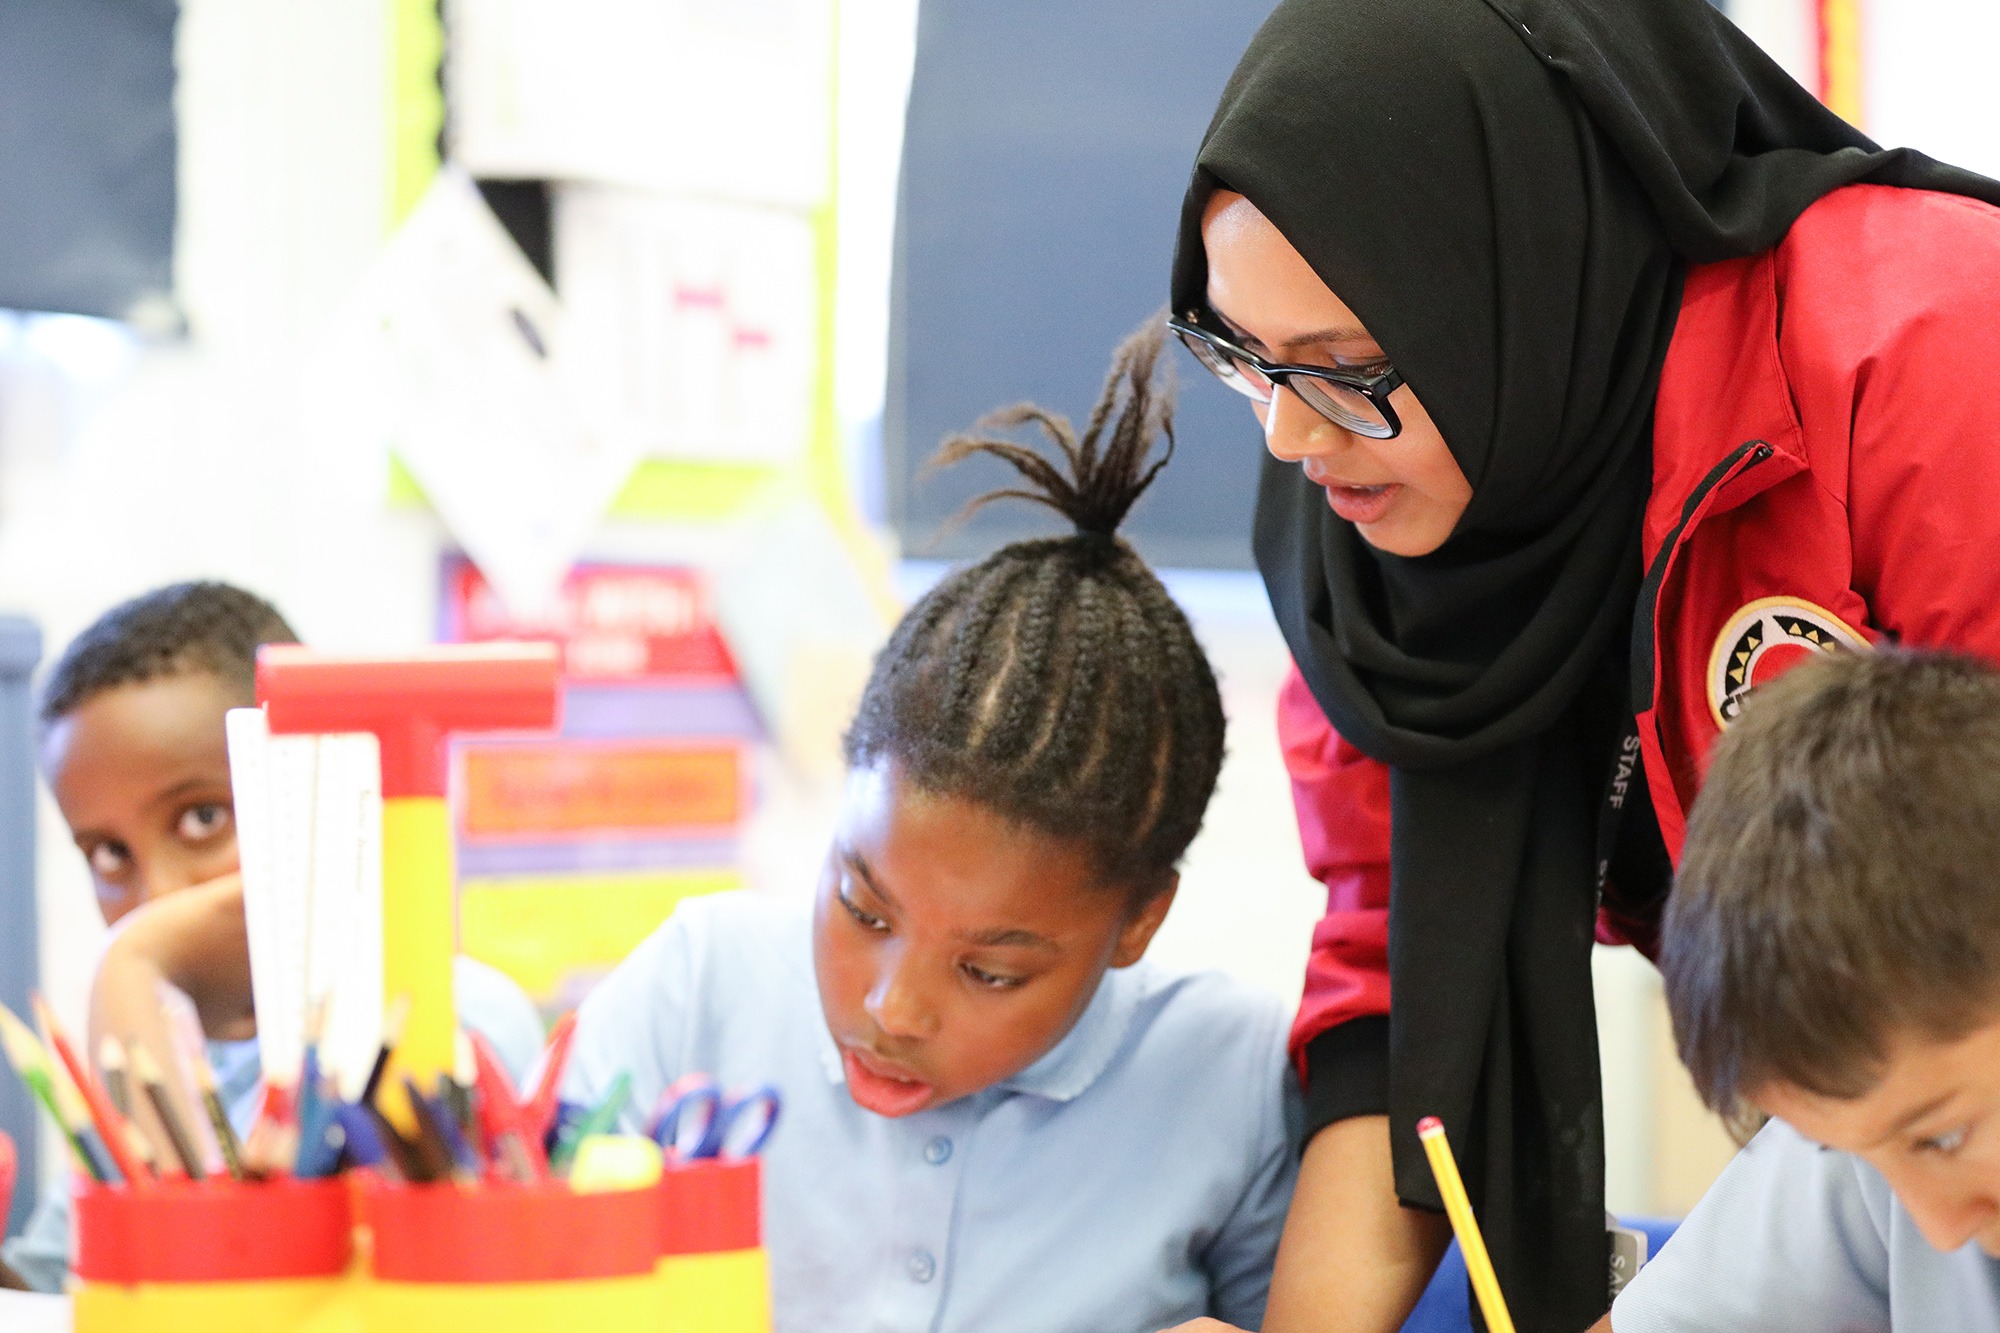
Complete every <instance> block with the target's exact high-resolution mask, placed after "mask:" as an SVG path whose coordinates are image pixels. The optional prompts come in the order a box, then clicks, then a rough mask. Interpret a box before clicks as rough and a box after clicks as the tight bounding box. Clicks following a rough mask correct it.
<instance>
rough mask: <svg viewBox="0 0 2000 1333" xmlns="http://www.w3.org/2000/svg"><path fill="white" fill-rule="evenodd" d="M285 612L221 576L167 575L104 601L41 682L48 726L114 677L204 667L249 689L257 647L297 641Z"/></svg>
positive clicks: (136, 678) (117, 680)
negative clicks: (125, 597) (113, 602)
mask: <svg viewBox="0 0 2000 1333" xmlns="http://www.w3.org/2000/svg"><path fill="white" fill-rule="evenodd" d="M297 642H298V635H297V634H295V633H293V632H292V627H291V626H290V625H288V624H286V623H285V618H284V617H283V616H281V615H279V614H278V610H277V608H276V607H274V606H272V605H271V604H270V603H269V602H267V601H265V600H264V599H263V598H261V597H259V596H257V595H256V594H255V593H249V592H245V591H243V589H241V588H237V587H232V586H231V585H229V584H227V583H213V582H193V583H174V584H169V585H168V586H167V587H164V588H157V589H155V590H153V591H152V592H149V593H144V594H142V595H140V596H138V597H134V598H133V599H132V600H130V601H128V602H121V603H119V604H118V605H117V606H114V607H112V608H111V609H110V610H109V611H106V612H105V613H104V614H103V615H101V616H99V617H98V618H97V620H96V621H95V622H93V623H92V624H91V626H90V628H88V629H86V630H84V631H83V633H81V634H79V635H77V636H76V638H75V639H73V640H71V641H70V645H69V647H68V648H66V649H64V650H63V655H62V657H61V658H60V659H59V660H58V661H57V662H56V664H55V666H54V667H53V668H51V669H50V671H49V677H48V681H47V683H46V684H45V685H44V686H43V688H42V710H41V717H42V725H43V726H44V727H46V726H50V725H52V724H54V723H55V722H58V721H60V720H61V719H63V718H65V717H67V716H69V715H70V714H71V713H73V712H75V711H76V710H77V709H78V708H80V707H82V706H83V705H84V704H85V703H86V702H88V701H89V700H90V699H91V698H92V697H93V696H95V695H97V694H100V693H102V692H103V691H105V690H108V689H111V688H113V687H114V686H118V685H130V684H136V683H139V682H142V681H148V680H154V679H157V678H159V677H162V676H176V675H181V674H183V673H185V672H190V671H207V672H211V673H213V674H215V675H217V676H220V677H222V679H223V680H224V681H226V682H228V683H229V684H231V685H233V686H235V687H236V688H237V689H238V691H239V692H240V693H241V694H242V696H243V699H244V701H245V702H246V703H247V702H249V701H250V700H252V699H254V698H255V697H256V693H257V649H258V648H259V647H260V646H261V645H263V644H267V643H297Z"/></svg>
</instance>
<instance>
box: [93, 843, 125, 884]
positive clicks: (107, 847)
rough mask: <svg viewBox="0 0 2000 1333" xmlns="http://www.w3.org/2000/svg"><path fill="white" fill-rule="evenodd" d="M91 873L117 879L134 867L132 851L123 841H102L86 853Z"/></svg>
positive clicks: (100, 876) (99, 876)
mask: <svg viewBox="0 0 2000 1333" xmlns="http://www.w3.org/2000/svg"><path fill="white" fill-rule="evenodd" d="M84 859H85V860H87V861H89V862H90V873H91V874H93V875H95V876H97V877H98V878H99V879H117V878H118V877H119V876H120V875H122V874H124V873H125V872H126V871H127V870H130V869H131V868H132V853H131V852H130V851H129V850H127V849H126V846H125V844H124V843H122V842H111V841H106V842H100V843H98V844H97V845H96V846H95V847H92V848H91V849H90V850H89V851H88V852H86V853H85V854H84Z"/></svg>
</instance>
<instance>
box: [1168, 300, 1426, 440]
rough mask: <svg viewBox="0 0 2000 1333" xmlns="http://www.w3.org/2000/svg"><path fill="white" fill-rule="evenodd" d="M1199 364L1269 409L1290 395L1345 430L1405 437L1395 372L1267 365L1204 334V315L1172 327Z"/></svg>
mask: <svg viewBox="0 0 2000 1333" xmlns="http://www.w3.org/2000/svg"><path fill="white" fill-rule="evenodd" d="M1167 327H1168V328H1170V329H1172V330H1173V331H1174V332H1175V333H1176V334H1178V335H1180V340H1181V341H1182V342H1183V343H1185V344H1187V349H1188V350H1189V351H1190V352H1193V353H1194V358H1195V360H1197V361H1199V362H1201V363H1202V365H1204V366H1207V367H1208V368H1209V369H1210V370H1211V371H1213V372H1214V373H1215V377H1216V378H1217V379H1219V380H1221V381H1222V382H1223V383H1224V384H1227V385H1228V386H1229V387H1230V388H1232V389H1234V390H1236V392H1238V393H1240V394H1242V395H1243V396H1244V397H1245V398H1248V399H1251V400H1252V401H1254V402H1259V403H1264V404H1266V405H1268V404H1269V403H1270V401H1271V395H1272V394H1274V393H1276V392H1277V391H1278V390H1279V389H1281V388H1284V389H1290V390H1291V391H1292V392H1293V393H1295V394H1297V395H1298V396H1299V400H1300V401H1301V402H1303V403H1305V405H1306V406H1308V407H1310V408H1312V409H1313V411H1315V412H1317V413H1319V414H1320V415H1321V416H1323V417H1325V418H1326V419H1327V420H1328V421H1331V422H1332V423H1333V424H1334V425H1336V426H1339V427H1340V428H1342V429H1343V430H1351V431H1353V432H1354V433H1355V434H1356V435H1365V436H1367V437H1368V438H1369V439H1371V440H1393V439H1395V438H1396V436H1398V435H1400V434H1402V433H1403V421H1402V418H1401V417H1398V416H1397V415H1396V409H1395V408H1393V407H1391V406H1389V395H1390V394H1392V393H1394V392H1395V391H1396V390H1397V389H1399V388H1401V387H1402V384H1403V377H1402V375H1401V374H1400V373H1399V372H1398V371H1397V370H1396V368H1395V367H1394V366H1391V367H1390V368H1389V369H1387V370H1384V371H1379V372H1377V373H1375V374H1373V375H1365V374H1362V373H1361V372H1360V371H1355V370H1342V369H1339V368H1337V367H1333V366H1295V365H1286V364H1283V363H1280V362H1276V361H1266V360H1265V359H1264V358H1263V357H1261V356H1258V355H1257V354H1256V353H1255V352H1252V351H1249V350H1247V349H1245V348H1244V347H1242V346H1240V345H1239V344H1238V343H1236V342H1235V341H1234V340H1233V339H1231V338H1230V336H1229V335H1228V334H1226V333H1221V332H1218V331H1217V330H1215V329H1212V328H1204V327H1203V326H1202V323H1201V312H1200V311H1195V310H1190V311H1189V312H1188V313H1187V317H1186V318H1180V317H1178V316H1176V317H1174V318H1171V319H1169V320H1168V321H1167Z"/></svg>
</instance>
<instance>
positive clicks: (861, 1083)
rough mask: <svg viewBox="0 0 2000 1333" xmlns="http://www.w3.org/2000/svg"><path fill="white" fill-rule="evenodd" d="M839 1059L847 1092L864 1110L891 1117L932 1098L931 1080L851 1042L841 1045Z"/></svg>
mask: <svg viewBox="0 0 2000 1333" xmlns="http://www.w3.org/2000/svg"><path fill="white" fill-rule="evenodd" d="M840 1063H841V1068H842V1069H843V1070H845V1071H846V1074H847V1095H848V1096H850V1097H852V1098H854V1102H855V1105H857V1106H859V1107H861V1108H862V1109H863V1110H866V1111H873V1112H874V1113H875V1114H876V1115H882V1116H889V1117H891V1118H894V1117H896V1116H904V1115H909V1114H910V1113H911V1112H913V1111H920V1110H922V1109H923V1108H924V1107H925V1106H926V1105H928V1104H929V1102H930V1100H931V1095H932V1093H933V1091H934V1089H933V1088H932V1087H931V1085H930V1084H928V1083H925V1082H924V1081H923V1080H921V1079H916V1078H911V1077H909V1076H908V1075H907V1074H906V1073H905V1072H904V1071H903V1070H901V1069H899V1068H897V1067H896V1066H895V1065H892V1064H889V1063H888V1062H886V1061H883V1060H879V1059H877V1058H875V1057H874V1056H871V1055H867V1054H865V1053H863V1052H861V1051H857V1050H855V1049H854V1048H853V1047H851V1046H843V1047H841V1049H840Z"/></svg>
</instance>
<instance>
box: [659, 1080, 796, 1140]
mask: <svg viewBox="0 0 2000 1333" xmlns="http://www.w3.org/2000/svg"><path fill="white" fill-rule="evenodd" d="M781 1104H782V1099H781V1098H780V1097H779V1096H778V1090H777V1089H776V1088H774V1087H772V1086H771V1085H770V1084H768V1083H766V1084H764V1085H762V1086H761V1087H757V1088H753V1089H751V1090H750V1091H749V1092H744V1093H738V1094H733V1095H731V1094H725V1093H724V1092H723V1091H722V1087H721V1085H720V1084H718V1083H717V1082H716V1081H715V1080H714V1079H713V1078H711V1077H710V1076H709V1075H707V1074H686V1075H683V1076H682V1077H680V1078H677V1079H675V1080H674V1081H673V1082H672V1083H669V1084H668V1085H667V1089H666V1091H665V1092H662V1093H661V1094H660V1102H659V1105H658V1107H657V1108H655V1110H654V1112H653V1128H652V1131H651V1138H652V1140H653V1142H655V1143H657V1144H659V1145H660V1147H661V1148H663V1149H664V1150H665V1151H666V1153H667V1156H668V1157H669V1158H673V1159H677V1160H681V1161H692V1160H696V1159H700V1158H705V1157H720V1158H724V1159H729V1160H734V1159H738V1158H743V1157H755V1156H756V1155H757V1154H758V1153H760V1152H762V1151H763V1150H764V1142H765V1140H766V1139H769V1138H770V1137H771V1130H772V1129H773V1128H775V1127H776V1125H777V1123H778V1108H779V1106H780V1105H781Z"/></svg>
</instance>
